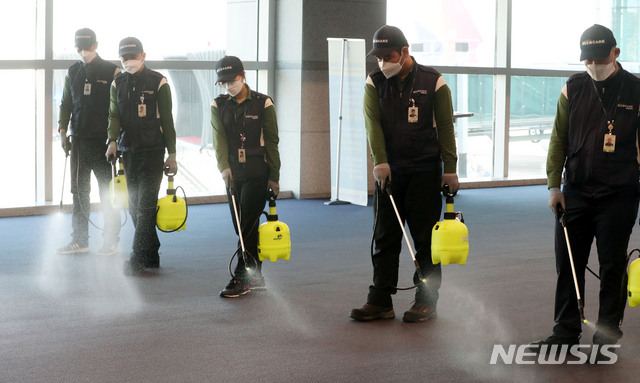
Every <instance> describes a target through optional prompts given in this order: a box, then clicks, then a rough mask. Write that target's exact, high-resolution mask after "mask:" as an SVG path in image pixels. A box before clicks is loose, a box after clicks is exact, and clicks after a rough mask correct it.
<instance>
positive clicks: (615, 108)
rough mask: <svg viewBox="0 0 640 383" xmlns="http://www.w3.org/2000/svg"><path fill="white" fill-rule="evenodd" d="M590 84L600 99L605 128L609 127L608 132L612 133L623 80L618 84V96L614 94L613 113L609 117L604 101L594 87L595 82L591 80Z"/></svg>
mask: <svg viewBox="0 0 640 383" xmlns="http://www.w3.org/2000/svg"><path fill="white" fill-rule="evenodd" d="M591 84H593V90H595V91H596V96H598V101H600V106H601V107H602V112H603V113H604V117H605V119H606V120H607V129H609V134H611V133H613V124H614V123H615V119H616V112H617V110H618V101H620V95H621V94H622V87H624V81H623V82H622V83H621V84H620V89H619V90H618V96H616V102H615V103H614V104H613V115H612V116H611V118H609V113H608V112H607V109H606V108H605V107H604V103H603V102H602V98H601V97H600V93H599V92H598V88H597V87H596V82H595V81H593V80H591Z"/></svg>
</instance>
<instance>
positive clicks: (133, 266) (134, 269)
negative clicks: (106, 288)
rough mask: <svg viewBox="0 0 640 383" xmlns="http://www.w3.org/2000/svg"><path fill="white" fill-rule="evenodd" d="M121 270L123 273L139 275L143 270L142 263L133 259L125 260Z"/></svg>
mask: <svg viewBox="0 0 640 383" xmlns="http://www.w3.org/2000/svg"><path fill="white" fill-rule="evenodd" d="M123 271H124V275H140V274H141V273H142V272H143V271H144V265H143V264H142V263H140V262H137V261H133V260H129V261H125V262H124V267H123Z"/></svg>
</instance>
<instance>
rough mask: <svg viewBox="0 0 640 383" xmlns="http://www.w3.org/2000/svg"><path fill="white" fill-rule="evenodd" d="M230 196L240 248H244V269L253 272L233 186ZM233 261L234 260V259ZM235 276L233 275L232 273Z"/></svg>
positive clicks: (230, 189)
mask: <svg viewBox="0 0 640 383" xmlns="http://www.w3.org/2000/svg"><path fill="white" fill-rule="evenodd" d="M229 194H231V201H232V204H233V213H234V215H235V217H236V225H237V226H238V236H239V237H240V247H241V248H242V259H243V261H244V267H245V268H246V269H247V272H249V273H250V272H251V267H249V263H248V258H247V250H246V248H245V247H244V238H243V235H242V227H241V226H240V217H239V215H238V205H237V204H236V195H235V190H234V188H233V186H230V188H229ZM232 260H233V258H232ZM229 272H231V264H229ZM232 276H233V273H232Z"/></svg>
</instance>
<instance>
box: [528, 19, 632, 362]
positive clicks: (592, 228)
mask: <svg viewBox="0 0 640 383" xmlns="http://www.w3.org/2000/svg"><path fill="white" fill-rule="evenodd" d="M619 56H620V48H618V47H617V43H616V39H615V37H614V35H613V32H612V31H611V30H610V29H609V28H607V27H605V26H602V25H598V24H594V25H593V26H591V27H589V28H587V29H586V30H585V31H584V32H583V33H582V35H581V37H580V60H582V61H583V63H584V65H585V69H586V71H584V72H581V73H578V74H575V75H572V76H571V77H570V78H569V80H568V81H567V83H566V84H565V86H564V87H563V88H562V91H561V92H560V96H559V99H558V108H557V113H556V118H555V122H554V125H553V130H552V131H551V140H550V141H549V150H548V155H547V179H548V181H547V186H548V189H549V207H550V208H551V211H552V212H553V213H554V214H555V215H560V212H558V211H557V210H556V209H557V208H558V206H559V207H561V208H562V210H563V212H564V213H566V217H564V218H565V222H564V224H565V225H566V233H567V234H566V235H567V236H568V238H569V243H570V245H571V246H570V248H569V247H568V246H567V240H566V238H565V231H564V230H565V228H564V226H563V224H562V222H561V221H556V227H555V252H556V273H557V283H556V293H555V311H554V319H555V325H554V326H553V332H552V334H551V335H550V336H549V337H547V338H545V339H541V340H538V341H535V342H532V343H531V345H532V346H533V347H532V350H534V351H540V350H541V349H542V347H543V346H546V347H551V346H553V345H557V346H556V347H557V349H558V350H559V349H560V347H561V345H568V347H571V346H573V345H575V344H578V343H580V337H581V334H582V320H583V318H581V312H580V308H579V302H578V297H577V292H576V283H577V285H578V291H579V292H580V297H581V298H582V297H584V284H585V270H586V268H587V264H588V262H589V255H590V253H591V245H592V243H593V239H594V238H595V239H596V248H597V257H598V258H597V259H598V263H599V273H598V274H599V277H600V291H599V297H598V298H599V309H598V319H597V322H596V331H595V333H594V334H593V343H594V344H595V345H606V344H616V343H617V342H618V340H619V339H620V338H621V337H622V329H621V328H620V324H621V321H622V317H623V314H624V308H625V304H626V295H625V294H624V293H623V294H621V290H622V291H626V284H625V283H623V278H624V274H625V268H626V266H627V264H626V261H627V246H628V245H629V238H630V236H631V231H632V229H633V226H634V224H635V220H636V218H637V216H638V175H639V173H638V160H637V156H638V151H637V139H638V134H639V132H640V118H638V116H639V115H640V114H639V113H640V80H639V79H638V78H637V77H636V76H635V75H633V74H632V73H629V72H627V71H626V70H625V69H624V68H622V65H621V64H620V63H619V62H618V61H617V58H618V57H619ZM561 186H562V190H561V189H560V187H561ZM570 251H571V253H570ZM570 254H571V257H570ZM572 262H573V265H572ZM574 278H575V279H576V281H577V282H576V281H574ZM594 299H595V298H594ZM596 351H597V350H596ZM600 357H602V355H601V354H597V358H600Z"/></svg>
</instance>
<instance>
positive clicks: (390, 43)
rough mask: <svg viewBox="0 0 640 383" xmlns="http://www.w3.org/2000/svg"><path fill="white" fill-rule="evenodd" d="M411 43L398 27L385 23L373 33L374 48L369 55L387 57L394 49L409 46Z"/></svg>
mask: <svg viewBox="0 0 640 383" xmlns="http://www.w3.org/2000/svg"><path fill="white" fill-rule="evenodd" d="M408 46H409V43H408V42H407V38H406V37H404V33H402V31H401V30H400V28H398V27H394V26H391V25H385V26H384V27H382V28H380V29H378V30H377V31H376V33H374V34H373V49H372V50H371V51H370V52H369V54H368V55H367V56H371V55H374V56H377V57H385V56H387V55H389V54H390V53H391V52H393V51H394V50H399V49H402V47H408Z"/></svg>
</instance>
